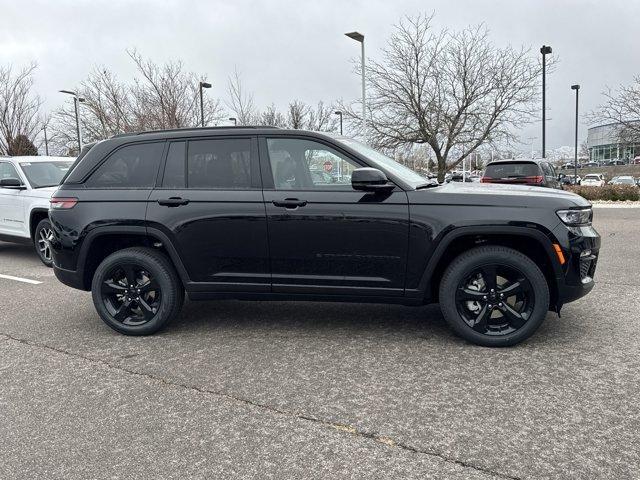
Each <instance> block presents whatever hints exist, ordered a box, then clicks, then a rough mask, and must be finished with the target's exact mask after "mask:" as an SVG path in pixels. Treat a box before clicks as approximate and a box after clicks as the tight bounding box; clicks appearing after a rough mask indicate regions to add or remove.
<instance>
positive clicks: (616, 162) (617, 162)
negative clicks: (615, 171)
mask: <svg viewBox="0 0 640 480" xmlns="http://www.w3.org/2000/svg"><path fill="white" fill-rule="evenodd" d="M615 165H626V163H625V162H624V160H618V159H617V158H614V159H612V160H608V161H606V162H604V163H603V166H605V167H613V166H615Z"/></svg>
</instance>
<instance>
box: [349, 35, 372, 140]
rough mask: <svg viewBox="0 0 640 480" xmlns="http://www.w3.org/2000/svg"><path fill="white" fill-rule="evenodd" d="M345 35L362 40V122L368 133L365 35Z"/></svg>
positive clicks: (357, 40)
mask: <svg viewBox="0 0 640 480" xmlns="http://www.w3.org/2000/svg"><path fill="white" fill-rule="evenodd" d="M345 35H346V36H347V37H349V38H352V39H353V40H355V41H356V42H360V46H361V51H362V53H361V54H362V59H361V61H360V67H361V70H362V124H363V125H364V131H365V134H366V131H367V102H366V99H367V97H366V95H365V83H364V35H363V34H362V33H359V32H349V33H345Z"/></svg>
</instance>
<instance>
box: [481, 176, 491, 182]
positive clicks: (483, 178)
mask: <svg viewBox="0 0 640 480" xmlns="http://www.w3.org/2000/svg"><path fill="white" fill-rule="evenodd" d="M491 182H493V178H491V177H482V178H481V179H480V183H491Z"/></svg>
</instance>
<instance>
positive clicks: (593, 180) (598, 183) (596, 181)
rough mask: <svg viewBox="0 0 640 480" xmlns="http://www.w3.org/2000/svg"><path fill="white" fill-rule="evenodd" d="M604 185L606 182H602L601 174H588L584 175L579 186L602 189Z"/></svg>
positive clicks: (602, 176)
mask: <svg viewBox="0 0 640 480" xmlns="http://www.w3.org/2000/svg"><path fill="white" fill-rule="evenodd" d="M605 183H607V182H605V181H604V175H602V174H601V173H590V174H589V175H586V176H585V177H584V178H583V179H582V183H581V185H583V186H592V187H604V185H605Z"/></svg>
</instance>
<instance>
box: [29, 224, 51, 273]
mask: <svg viewBox="0 0 640 480" xmlns="http://www.w3.org/2000/svg"><path fill="white" fill-rule="evenodd" d="M52 236H53V230H52V229H51V222H49V219H47V218H43V219H42V220H40V221H39V222H38V225H37V226H36V231H35V232H34V235H33V246H34V247H35V248H36V253H37V254H38V256H39V257H40V260H42V263H44V264H45V265H46V266H47V267H51V266H53V260H52V259H51V244H50V242H51V238H52Z"/></svg>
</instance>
